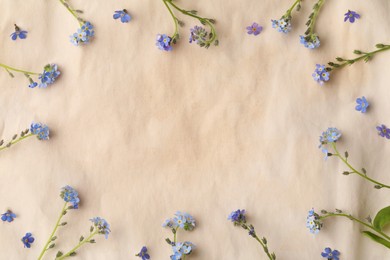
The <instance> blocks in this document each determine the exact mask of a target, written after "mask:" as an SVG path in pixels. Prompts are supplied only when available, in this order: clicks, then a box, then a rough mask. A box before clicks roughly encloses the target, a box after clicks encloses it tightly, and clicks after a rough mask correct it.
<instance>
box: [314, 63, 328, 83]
mask: <svg viewBox="0 0 390 260" xmlns="http://www.w3.org/2000/svg"><path fill="white" fill-rule="evenodd" d="M329 74H330V73H329V71H328V69H327V68H326V67H325V65H320V64H317V65H316V69H315V70H314V72H313V75H312V76H313V79H314V80H315V81H317V82H318V83H319V84H320V85H323V84H324V82H326V81H328V80H329Z"/></svg>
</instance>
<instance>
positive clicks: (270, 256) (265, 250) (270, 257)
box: [243, 224, 274, 260]
mask: <svg viewBox="0 0 390 260" xmlns="http://www.w3.org/2000/svg"><path fill="white" fill-rule="evenodd" d="M243 225H244V226H245V227H246V228H245V229H246V230H249V227H248V225H247V224H243ZM254 238H255V239H256V240H257V242H259V243H260V245H261V246H262V247H263V250H264V252H265V253H266V254H267V256H268V258H269V259H270V260H273V259H274V258H273V257H272V255H271V254H270V253H269V251H268V247H267V245H265V244H264V243H263V242H262V241H261V239H259V237H258V236H257V235H256V234H255V235H254Z"/></svg>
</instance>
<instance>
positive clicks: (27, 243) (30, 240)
mask: <svg viewBox="0 0 390 260" xmlns="http://www.w3.org/2000/svg"><path fill="white" fill-rule="evenodd" d="M34 240H35V239H34V237H33V236H32V234H31V233H26V235H25V236H24V237H23V238H22V242H23V244H24V247H27V248H30V247H31V244H32V243H34Z"/></svg>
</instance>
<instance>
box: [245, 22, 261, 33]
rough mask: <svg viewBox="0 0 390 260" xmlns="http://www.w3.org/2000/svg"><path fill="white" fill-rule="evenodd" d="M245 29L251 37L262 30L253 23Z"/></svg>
mask: <svg viewBox="0 0 390 260" xmlns="http://www.w3.org/2000/svg"><path fill="white" fill-rule="evenodd" d="M246 29H247V30H248V32H247V33H248V34H253V35H255V36H257V35H259V34H260V33H261V31H262V30H263V27H262V26H260V25H259V24H257V23H253V24H252V25H251V26H248V27H246Z"/></svg>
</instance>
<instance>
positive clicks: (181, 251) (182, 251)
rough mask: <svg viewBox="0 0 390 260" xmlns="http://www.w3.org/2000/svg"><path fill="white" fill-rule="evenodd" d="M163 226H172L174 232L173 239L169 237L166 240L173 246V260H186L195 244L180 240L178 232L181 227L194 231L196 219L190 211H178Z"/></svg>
mask: <svg viewBox="0 0 390 260" xmlns="http://www.w3.org/2000/svg"><path fill="white" fill-rule="evenodd" d="M163 227H167V228H170V229H171V231H172V233H173V241H172V240H171V239H169V238H167V239H165V241H166V242H167V243H168V244H169V245H170V246H171V247H172V251H173V255H171V260H184V259H186V257H187V255H190V254H191V253H192V251H193V249H194V248H195V245H194V244H193V243H191V242H189V241H185V242H178V241H177V232H178V230H179V229H183V230H185V231H192V230H194V228H195V219H194V218H193V217H192V216H191V215H190V214H188V213H182V212H180V211H177V212H176V213H175V217H173V218H170V219H167V220H166V221H165V222H164V224H163Z"/></svg>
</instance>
